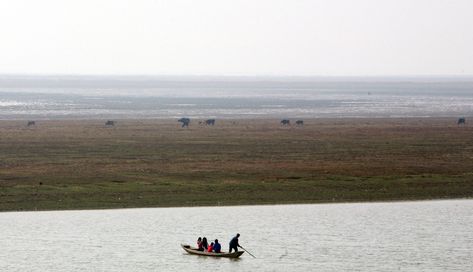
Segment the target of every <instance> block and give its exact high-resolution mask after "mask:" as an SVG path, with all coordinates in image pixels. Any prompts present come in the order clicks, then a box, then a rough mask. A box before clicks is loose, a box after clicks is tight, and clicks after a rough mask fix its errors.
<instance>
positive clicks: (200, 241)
mask: <svg viewBox="0 0 473 272" xmlns="http://www.w3.org/2000/svg"><path fill="white" fill-rule="evenodd" d="M197 250H198V251H204V247H203V246H202V238H200V237H199V239H197Z"/></svg>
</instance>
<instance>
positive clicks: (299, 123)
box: [296, 120, 304, 126]
mask: <svg viewBox="0 0 473 272" xmlns="http://www.w3.org/2000/svg"><path fill="white" fill-rule="evenodd" d="M296 125H298V126H303V125H304V120H297V121H296Z"/></svg>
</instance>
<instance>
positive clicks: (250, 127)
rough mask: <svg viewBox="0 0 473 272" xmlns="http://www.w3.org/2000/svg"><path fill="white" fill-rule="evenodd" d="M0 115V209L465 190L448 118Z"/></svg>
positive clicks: (467, 132)
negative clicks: (285, 122) (110, 122)
mask: <svg viewBox="0 0 473 272" xmlns="http://www.w3.org/2000/svg"><path fill="white" fill-rule="evenodd" d="M105 121H106V120H48V121H37V122H36V125H33V126H30V127H27V126H26V124H27V122H26V121H18V120H15V121H6V120H5V121H0V210H2V211H10V210H53V209H54V210H59V209H97V208H124V207H160V206H194V205H196V206H197V205H240V204H286V203H318V202H348V201H389V200H421V199H441V198H470V197H473V126H469V125H468V124H467V125H466V126H458V125H457V124H456V120H455V119H452V118H403V119H305V120H304V125H303V126H296V125H295V123H291V125H290V126H282V125H281V124H280V120H276V119H265V120H263V119H258V120H218V119H217V121H216V124H215V126H207V125H203V124H202V125H200V124H199V123H198V120H192V122H191V124H190V126H189V128H181V126H180V124H179V123H177V121H176V120H175V119H172V120H170V119H167V120H159V119H158V120H156V119H153V120H116V123H115V125H114V126H105Z"/></svg>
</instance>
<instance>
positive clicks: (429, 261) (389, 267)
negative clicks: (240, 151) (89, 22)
mask: <svg viewBox="0 0 473 272" xmlns="http://www.w3.org/2000/svg"><path fill="white" fill-rule="evenodd" d="M236 232H240V233H241V239H240V243H241V244H242V245H243V246H244V247H246V249H248V250H250V251H251V252H252V253H253V254H254V255H256V257H257V259H253V258H252V257H250V256H249V255H248V254H243V256H242V257H241V258H240V259H238V260H230V259H214V258H209V257H198V256H193V255H188V254H185V253H184V251H183V250H182V249H181V248H180V247H179V244H180V243H192V244H193V243H194V241H195V240H196V238H197V236H206V237H207V238H209V239H214V238H219V240H220V241H221V242H223V245H224V248H225V250H227V247H228V245H227V242H228V240H229V239H230V238H231V236H232V235H234V234H235V233H236ZM0 235H1V239H0V245H1V250H0V271H473V200H448V201H425V202H393V203H352V204H321V205H282V206H278V205H276V206H240V207H202V208H150V209H126V210H96V211H51V212H8V213H0Z"/></svg>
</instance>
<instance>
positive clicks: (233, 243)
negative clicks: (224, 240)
mask: <svg viewBox="0 0 473 272" xmlns="http://www.w3.org/2000/svg"><path fill="white" fill-rule="evenodd" d="M239 237H240V234H239V233H237V235H236V236H235V237H233V238H232V240H230V250H229V251H228V252H229V253H232V250H235V252H238V248H239V247H241V246H240V244H239V243H238V238H239Z"/></svg>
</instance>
